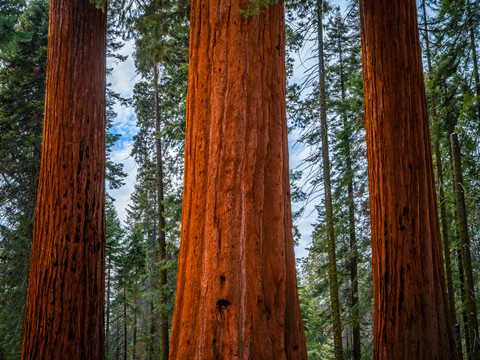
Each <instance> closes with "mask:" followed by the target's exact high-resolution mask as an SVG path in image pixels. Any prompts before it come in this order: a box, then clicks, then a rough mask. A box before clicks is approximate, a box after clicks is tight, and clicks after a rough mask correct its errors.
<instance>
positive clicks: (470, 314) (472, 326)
mask: <svg viewBox="0 0 480 360" xmlns="http://www.w3.org/2000/svg"><path fill="white" fill-rule="evenodd" d="M450 139H451V146H452V160H453V181H454V189H455V202H456V208H457V225H458V235H459V238H460V246H461V249H462V266H463V271H464V272H465V273H464V275H465V295H466V296H465V310H466V312H467V322H468V335H469V337H470V343H471V349H470V351H471V354H470V357H471V359H474V360H479V359H480V341H479V337H478V318H477V307H476V304H475V288H474V283H473V274H472V260H471V255H470V238H469V236H468V226H467V210H466V207H465V191H464V188H463V176H462V165H461V155H460V147H459V144H458V137H457V134H455V133H453V134H451V137H450Z"/></svg>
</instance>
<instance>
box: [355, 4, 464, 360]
mask: <svg viewBox="0 0 480 360" xmlns="http://www.w3.org/2000/svg"><path fill="white" fill-rule="evenodd" d="M360 7H361V9H360V15H361V21H362V26H361V30H362V53H363V67H364V91H365V125H366V134H367V155H368V170H369V191H370V209H371V230H372V257H373V288H374V359H389V360H395V359H457V353H456V349H455V340H454V336H453V329H452V323H451V318H450V312H449V305H448V300H447V294H446V291H445V274H444V268H443V259H442V247H441V239H440V229H439V222H438V213H437V207H436V206H437V204H436V193H435V184H434V174H433V162H432V151H431V144H430V135H429V125H428V116H427V107H426V98H425V86H424V81H423V70H422V60H421V54H420V42H419V36H418V35H419V33H418V25H417V11H416V4H415V1H414V0H392V1H386V0H381V1H378V0H361V1H360Z"/></svg>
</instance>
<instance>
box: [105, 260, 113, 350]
mask: <svg viewBox="0 0 480 360" xmlns="http://www.w3.org/2000/svg"><path fill="white" fill-rule="evenodd" d="M107 269H108V271H107V298H106V301H105V303H106V310H105V312H106V316H107V319H106V321H105V328H106V330H105V355H106V358H107V359H110V281H111V276H110V273H111V270H112V257H111V256H109V257H108V265H107Z"/></svg>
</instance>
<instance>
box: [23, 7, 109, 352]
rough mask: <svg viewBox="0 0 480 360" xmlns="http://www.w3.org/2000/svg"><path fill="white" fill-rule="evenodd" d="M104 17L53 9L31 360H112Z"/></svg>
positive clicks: (31, 292) (28, 322)
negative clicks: (108, 357)
mask: <svg viewBox="0 0 480 360" xmlns="http://www.w3.org/2000/svg"><path fill="white" fill-rule="evenodd" d="M105 49H106V14H105V13H104V12H102V11H101V10H99V9H96V8H95V5H94V4H90V2H89V1H88V0H78V1H73V0H51V2H50V22H49V40H48V66H47V90H46V99H45V121H44V132H43V146H42V156H41V169H40V177H39V187H38V197H37V207H36V217H35V225H34V237H33V251H32V260H31V267H30V279H29V286H28V301H27V310H26V315H25V331H24V341H23V351H22V358H23V359H36V360H38V359H45V360H46V359H48V360H52V359H100V360H101V359H104V358H105V349H104V343H105V333H104V328H103V323H104V302H105V286H104V285H105V260H104V256H105V209H104V202H105V52H106V50H105Z"/></svg>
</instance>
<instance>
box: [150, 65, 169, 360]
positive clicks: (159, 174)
mask: <svg viewBox="0 0 480 360" xmlns="http://www.w3.org/2000/svg"><path fill="white" fill-rule="evenodd" d="M153 87H154V93H155V133H156V139H155V150H156V166H155V170H156V183H157V215H158V231H157V236H158V237H157V242H158V250H159V260H160V276H159V282H160V360H168V314H167V313H166V311H165V307H166V305H167V292H166V285H167V269H166V268H165V262H166V260H167V251H166V241H165V217H164V216H163V211H164V205H163V201H164V193H163V191H164V190H163V158H162V138H161V133H160V109H159V99H158V69H157V62H156V61H155V63H154V69H153Z"/></svg>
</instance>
